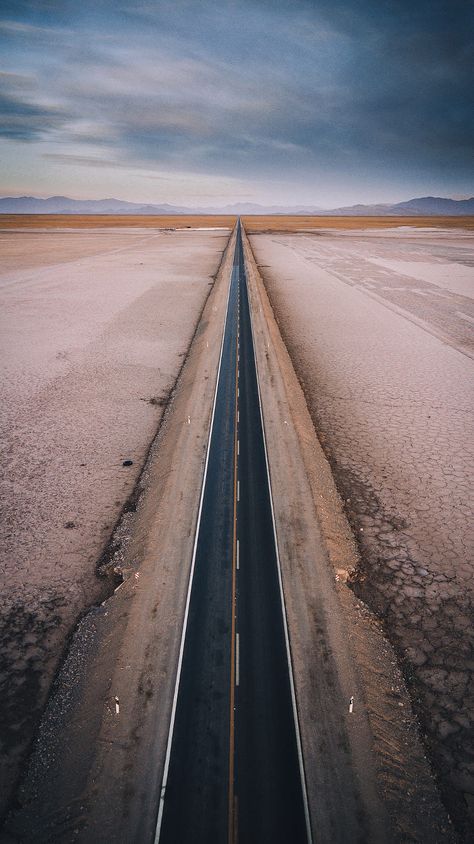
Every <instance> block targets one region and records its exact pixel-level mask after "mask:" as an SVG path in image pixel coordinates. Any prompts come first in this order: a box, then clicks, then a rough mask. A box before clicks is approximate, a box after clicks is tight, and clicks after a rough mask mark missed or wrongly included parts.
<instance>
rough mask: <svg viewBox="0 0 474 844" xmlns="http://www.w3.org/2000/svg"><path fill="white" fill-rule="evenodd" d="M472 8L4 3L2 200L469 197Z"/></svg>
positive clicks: (434, 0) (0, 17) (282, 2)
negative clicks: (12, 196)
mask: <svg viewBox="0 0 474 844" xmlns="http://www.w3.org/2000/svg"><path fill="white" fill-rule="evenodd" d="M473 9H474V4H472V3H471V2H469V0H443V2H440V0H307V2H305V0H268V2H267V0H233V2H230V0H228V2H225V0H222V2H213V0H192V2H187V0H169V2H168V0H164V1H163V2H160V0H155V2H152V0H142V2H140V0H137V2H133V0H130V2H121V0H70V1H69V0H13V2H9V0H0V37H1V40H2V44H1V56H2V58H1V64H0V70H1V73H0V83H1V95H0V107H1V109H2V117H1V120H0V159H1V161H2V165H1V166H2V174H1V185H0V192H1V193H2V194H3V195H7V194H24V193H26V194H34V195H39V196H49V195H52V194H66V195H68V196H74V197H78V198H102V197H109V196H115V197H118V198H121V199H129V200H133V201H140V202H141V201H146V202H150V201H151V202H171V203H184V204H188V205H200V204H224V203H226V202H232V201H239V202H241V201H252V202H253V201H256V202H263V203H287V204H288V203H289V204H298V203H305V204H311V205H317V206H321V207H331V206H336V205H341V204H346V203H355V202H359V201H360V202H367V201H395V200H399V199H406V198H410V197H413V196H421V195H427V194H435V195H441V196H466V195H472V194H473V193H474V178H473V164H472V162H473V142H474V132H473V123H474V108H473V101H472V67H473V63H474V56H473V52H472V44H473V17H472V14H473V13H472V10H473Z"/></svg>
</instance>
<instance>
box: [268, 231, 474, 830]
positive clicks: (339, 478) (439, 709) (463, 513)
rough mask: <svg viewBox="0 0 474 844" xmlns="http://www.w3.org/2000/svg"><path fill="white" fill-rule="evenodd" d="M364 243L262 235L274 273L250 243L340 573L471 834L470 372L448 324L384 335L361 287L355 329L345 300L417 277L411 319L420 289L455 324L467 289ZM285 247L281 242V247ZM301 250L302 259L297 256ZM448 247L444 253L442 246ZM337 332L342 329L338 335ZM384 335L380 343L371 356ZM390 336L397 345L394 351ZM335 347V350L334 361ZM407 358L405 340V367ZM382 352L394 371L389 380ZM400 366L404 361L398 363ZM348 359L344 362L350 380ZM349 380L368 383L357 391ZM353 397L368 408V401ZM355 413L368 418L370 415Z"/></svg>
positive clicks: (395, 250) (417, 257) (399, 325)
mask: <svg viewBox="0 0 474 844" xmlns="http://www.w3.org/2000/svg"><path fill="white" fill-rule="evenodd" d="M407 237H408V235H407ZM463 237H464V241H463V249H462V250H461V257H459V255H458V261H459V262H460V263H461V266H464V265H466V266H467V265H469V261H468V259H469V255H470V254H472V244H471V249H470V250H469V243H468V240H467V236H463ZM364 242H365V241H364V240H362V246H361V245H360V244H357V243H356V246H355V247H354V249H355V251H354V255H355V256H356V257H354V256H352V258H351V255H350V254H348V253H349V252H350V248H352V247H350V248H349V246H348V245H347V243H346V245H345V246H344V247H342V246H341V242H340V241H336V240H335V239H334V238H330V237H329V234H328V233H326V235H325V236H323V237H318V240H317V242H316V240H315V238H314V236H313V235H312V236H311V237H307V236H300V237H299V239H298V247H296V246H295V243H296V239H295V240H291V239H290V238H281V237H280V236H278V237H276V238H275V237H272V246H273V248H274V249H276V250H280V252H278V255H279V256H280V258H281V259H282V261H283V260H286V262H287V261H288V258H290V260H293V261H294V262H295V265H294V272H292V273H291V272H289V271H288V269H287V267H288V263H286V264H283V263H282V264H281V266H280V268H279V270H278V272H277V270H276V265H272V266H268V265H269V264H270V263H271V257H270V255H269V252H268V250H266V249H265V247H264V246H262V247H260V245H259V238H258V237H255V238H254V239H253V243H254V246H255V249H256V251H257V254H258V255H259V257H260V260H261V261H262V263H263V261H264V262H265V264H266V266H262V267H261V271H262V275H263V277H264V282H265V286H266V289H267V292H268V294H269V296H270V300H271V302H272V305H273V308H274V309H275V314H276V318H277V321H278V324H279V326H280V329H281V332H282V335H283V338H284V340H285V343H286V346H287V348H288V351H289V353H290V355H291V359H292V362H293V364H294V366H295V369H296V372H297V374H298V378H299V381H300V384H301V387H302V389H303V391H304V394H305V396H306V401H307V405H308V407H309V410H310V413H311V417H312V419H313V422H314V426H315V428H316V431H317V432H318V436H319V439H320V442H321V444H322V446H323V448H324V452H325V454H326V457H327V459H328V460H329V463H330V465H331V468H332V473H333V477H334V479H335V481H336V485H337V488H338V491H339V493H340V496H341V499H342V501H343V502H344V510H345V513H346V516H347V518H348V520H349V522H350V524H351V527H352V532H353V535H354V536H355V537H356V538H357V545H358V548H359V551H360V557H359V562H358V564H357V566H356V567H355V569H354V571H353V572H352V573H351V576H350V584H351V586H352V588H353V591H354V593H355V594H356V595H357V596H358V597H360V598H362V599H363V600H364V602H365V603H366V605H367V606H370V607H371V608H372V609H373V610H374V611H375V612H376V613H377V615H378V617H379V618H380V619H381V620H382V621H383V625H384V629H385V631H386V633H387V635H388V637H389V638H390V641H391V643H392V644H393V645H394V647H395V648H396V652H397V658H398V662H399V664H400V666H401V668H402V670H403V673H404V678H405V681H406V682H407V684H408V688H409V690H410V696H411V700H412V704H413V706H414V709H415V711H416V713H417V716H418V720H419V723H420V731H421V735H422V737H423V741H424V746H425V748H426V750H427V753H428V755H429V757H430V759H431V761H432V763H433V766H434V769H435V771H436V774H437V778H438V781H439V785H440V788H441V793H442V795H443V800H444V802H445V804H446V806H447V808H448V810H449V813H450V815H451V817H452V818H453V820H454V821H455V823H456V828H457V830H458V834H459V836H460V837H461V839H462V840H465V841H471V840H473V832H472V830H473V822H472V817H473V815H472V813H473V809H474V732H473V725H474V709H473V701H474V687H473V682H474V651H473V648H474V641H473V638H472V618H473V594H472V577H473V571H472V560H470V558H469V553H470V550H471V551H472V528H471V529H470V528H469V519H470V517H471V515H472V509H471V506H470V503H469V484H468V483H467V484H466V480H467V478H468V475H469V468H470V466H472V452H470V450H469V442H468V440H466V435H465V431H466V419H467V418H468V417H467V416H466V405H467V403H468V398H467V397H468V390H469V385H468V379H467V378H466V377H465V375H464V373H467V372H468V367H469V366H470V361H469V359H468V357H467V356H466V354H465V347H464V345H463V344H460V343H458V340H457V339H456V336H454V335H453V336H452V337H451V338H448V344H449V346H453V347H454V348H446V346H445V345H444V346H443V345H442V344H441V343H440V342H439V337H438V336H437V335H436V334H435V332H434V331H432V330H431V328H432V326H431V323H429V324H428V325H427V328H426V330H427V332H430V333H431V334H435V336H436V339H432V337H430V336H429V334H425V333H424V332H423V331H421V332H419V333H420V338H419V339H417V337H416V334H417V329H414V328H413V327H412V326H411V325H410V326H404V325H403V321H402V320H399V319H398V317H397V318H396V319H395V320H393V319H392V318H391V317H390V319H391V320H392V322H391V324H392V326H395V330H396V331H398V332H399V336H398V338H397V335H396V334H395V335H394V336H393V337H392V338H391V337H390V336H389V335H388V333H387V332H386V333H385V335H383V331H382V329H381V328H380V327H379V325H378V324H377V322H378V319H380V321H382V320H383V311H382V310H380V309H379V310H377V312H376V308H377V307H378V306H376V305H374V304H373V303H372V302H371V300H370V299H368V300H365V305H364V308H365V310H366V311H367V312H370V313H371V314H373V325H372V326H369V333H368V334H367V333H360V325H366V323H364V322H363V321H362V319H363V318H362V317H361V311H362V308H360V309H359V311H357V309H356V306H357V301H356V297H357V296H360V294H359V290H360V288H364V290H365V288H370V291H369V295H375V296H380V297H386V296H388V295H390V296H392V291H393V290H395V289H397V290H398V293H397V295H398V296H399V297H402V296H403V295H404V291H405V288H406V289H407V290H408V291H409V292H411V289H412V288H413V286H417V288H418V290H419V292H421V293H422V294H423V296H422V295H420V296H419V298H420V302H421V303H422V305H421V313H422V315H423V316H424V318H426V319H428V316H426V313H425V311H426V308H425V304H424V303H425V299H427V297H428V298H429V297H431V299H430V301H432V306H433V307H434V304H433V303H435V302H436V300H437V299H439V302H440V308H445V309H446V310H448V309H451V311H452V318H453V319H454V318H455V316H456V314H455V311H456V309H457V310H458V311H462V313H461V314H460V315H459V314H458V315H457V317H456V320H457V322H456V325H457V327H458V328H459V330H462V331H464V334H463V336H465V325H464V324H463V320H462V318H461V317H462V314H467V313H470V312H471V310H470V308H472V301H469V299H468V298H467V297H462V296H460V295H459V294H458V293H455V294H453V293H452V292H451V291H450V290H449V288H447V289H440V288H439V287H436V286H435V285H433V284H429V283H427V282H426V283H424V282H422V281H418V282H417V284H416V285H415V284H414V282H413V281H412V280H410V279H408V278H404V277H398V280H397V279H396V278H392V274H391V272H392V271H391V270H389V269H387V266H388V261H387V262H386V263H385V265H384V272H383V275H382V273H381V272H380V269H379V267H378V266H376V267H374V266H373V265H371V264H370V263H369V262H364V261H361V260H360V256H361V255H365V254H366V253H365V251H362V250H365V249H366V246H365V245H364ZM284 249H287V250H288V251H287V253H285V254H286V257H284V251H283V250H284ZM388 249H390V250H391V251H392V255H388V256H387V257H388V258H390V257H391V258H392V259H393V260H395V258H397V259H398V260H400V256H401V255H402V257H405V256H404V255H403V250H406V252H407V253H409V254H408V255H407V256H406V258H409V259H410V260H412V261H414V262H415V261H426V260H427V259H426V258H425V257H424V252H423V247H422V245H420V244H419V243H418V242H415V243H414V246H413V247H412V246H409V245H405V246H403V243H402V246H400V244H399V242H398V241H397V242H396V243H395V244H393V241H392V245H390V243H389V247H387V251H388ZM433 249H436V250H437V251H435V252H434V254H435V256H436V257H435V259H434V260H435V261H439V260H446V256H448V255H451V254H452V253H453V252H454V248H453V247H450V246H449V242H448V239H447V236H445V237H444V240H443V239H441V241H440V243H439V244H438V245H437V246H436V247H433ZM356 250H358V252H357V251H356ZM302 254H304V261H300V262H299V263H298V260H299V258H301V255H302ZM439 256H441V257H439ZM449 260H453V259H452V258H451V257H449ZM327 271H329V272H330V273H331V276H330V275H329V272H327ZM305 272H306V273H307V277H306V281H305V284H306V285H309V281H310V280H311V283H312V284H313V285H314V287H313V288H312V290H311V294H310V293H309V290H310V287H309V286H307V287H306V288H305V287H304V285H303V283H302V284H301V287H299V286H298V283H297V282H296V281H295V278H296V276H297V274H298V273H301V278H303V274H304V273H305ZM290 275H291V278H287V276H290ZM340 281H342V282H343V285H341V284H340ZM344 284H345V285H347V287H346V289H344ZM387 291H388V293H387ZM299 292H300V293H301V296H302V297H306V298H305V302H308V304H307V305H306V308H307V309H309V311H306V314H307V316H306V317H302V314H304V313H305V312H304V311H303V310H302V308H301V306H300V304H297V305H296V306H295V307H293V303H294V302H296V301H297V297H298V294H299ZM309 295H311V299H309V298H308V297H309ZM393 295H395V294H393ZM318 297H319V298H318ZM331 297H333V298H331ZM461 299H462V302H461ZM345 300H348V301H350V302H351V305H350V306H349V309H348V312H347V313H346V314H345V315H344V318H341V319H340V320H339V322H338V319H339V317H335V316H334V313H335V311H336V309H338V310H339V311H340V310H341V307H342V306H343V303H344V301H345ZM358 301H359V302H363V301H364V299H359V300H358ZM327 302H329V304H328V305H327V307H326V303H327ZM410 302H411V299H410ZM314 303H316V304H314ZM298 307H299V309H300V312H299V317H298V316H297V314H296V312H297V310H298ZM351 307H352V308H353V309H354V310H353V311H350V308H351ZM331 309H332V310H331ZM423 309H424V310H423ZM349 311H350V312H349ZM418 312H420V309H418ZM311 318H312V319H311ZM344 319H345V322H344ZM397 319H398V322H397ZM298 320H299V321H298ZM320 320H323V321H324V320H330V321H331V326H334V325H339V331H340V332H341V334H340V335H339V337H338V336H337V335H336V336H332V337H331V336H330V335H329V329H328V331H326V332H325V331H324V330H321V328H320V322H319V321H320ZM353 324H354V325H355V328H353V327H352V325H353ZM383 324H384V325H385V326H389V325H390V322H389V320H388V319H387V321H385V322H384V323H383ZM341 326H343V327H342V328H341ZM344 326H345V327H344ZM371 329H373V330H372V331H371ZM448 330H449V322H448V321H445V323H444V331H445V332H448ZM333 331H334V328H333ZM335 331H336V332H337V329H335ZM344 331H345V332H346V333H347V335H348V337H349V339H348V341H347V344H346V345H345V340H346V338H345V337H344V336H343V332H344ZM357 331H359V334H357ZM370 331H371V333H370ZM305 332H306V333H307V336H305ZM377 332H379V334H380V338H379V335H378V334H377ZM328 337H329V342H330V343H332V345H331V347H330V349H329V350H328V349H327V348H326V346H325V343H327V341H328ZM354 337H355V339H354ZM378 339H380V347H378V346H377V342H378ZM389 341H390V343H391V345H390V349H391V350H392V351H391V352H389V353H387V354H386V356H384V354H385V347H386V346H387V347H388V345H389ZM356 342H357V343H358V344H359V345H358V346H357V345H355V343H356ZM397 343H399V344H400V349H399V353H398V354H397V350H396V345H397ZM456 344H457V345H456ZM405 345H406V346H407V347H409V348H411V347H413V349H414V350H415V349H417V348H419V352H420V360H421V361H422V363H420V367H419V371H420V372H421V373H425V372H426V375H423V377H425V385H426V391H423V383H422V378H420V381H421V389H418V390H415V389H413V386H412V384H413V383H414V381H413V382H412V380H411V379H410V375H411V372H410V363H409V361H408V363H406V364H403V363H402V365H401V366H400V364H398V370H399V371H400V382H399V381H398V380H397V377H398V373H397V363H398V360H399V358H400V360H401V361H403V360H404V358H403V357H401V355H400V350H401V349H403V348H404V347H405ZM457 346H459V349H458V348H457ZM370 347H372V348H373V349H374V350H376V349H377V348H379V352H378V353H377V351H375V352H374V354H373V357H372V361H371V363H370V362H369V365H366V364H367V359H368V357H369V355H366V356H365V357H364V356H363V354H362V355H361V362H360V363H359V364H358V366H359V369H357V368H356V367H355V366H353V365H352V364H351V362H350V353H351V352H352V360H354V359H355V360H356V361H357V360H358V356H359V351H360V350H362V352H363V351H364V350H365V348H370ZM394 348H395V351H393V349H394ZM348 350H349V351H348ZM380 350H382V351H380ZM459 351H461V354H459ZM390 354H392V357H390ZM344 355H345V357H343V356H344ZM341 359H342V360H343V363H342V364H341V365H339V361H340V360H341ZM348 360H349V364H348V363H347V361H348ZM438 360H439V361H445V368H446V372H447V373H448V374H447V375H446V374H445V375H444V382H443V380H442V379H440V384H441V385H442V387H443V392H442V393H441V392H440V393H439V395H438V396H436V399H437V400H435V401H434V402H433V398H432V392H433V390H432V386H433V384H436V383H437V382H436V375H437V373H436V371H435V370H436V364H435V363H433V362H436V361H438ZM417 364H418V360H417V356H416V354H415V353H414V359H413V366H412V369H413V370H416V368H417ZM392 365H393V369H394V370H395V377H394V378H392V379H391V373H392V369H391V366H392ZM405 365H406V366H407V367H408V369H403V366H405ZM344 366H346V371H345V370H344ZM433 366H434V367H435V369H433ZM384 367H387V368H386V370H384ZM423 367H424V368H423ZM430 367H431V371H432V373H433V375H432V381H431V382H430V380H429V379H430ZM384 371H385V372H386V375H387V377H386V378H385V380H384V377H383V375H384ZM348 372H349V373H352V374H353V375H354V377H353V379H352V380H351V378H350V376H349V375H348V374H347V373H348ZM461 373H462V374H463V375H462V377H461ZM361 384H362V385H364V384H365V385H366V386H368V389H367V392H364V391H363V390H362V388H361ZM456 393H457V396H458V401H456ZM448 399H450V400H448ZM366 407H370V408H373V412H372V414H371V413H370V412H369V411H367V410H366ZM366 419H370V420H371V424H372V427H370V424H367V422H366V421H365V420H366ZM374 422H375V424H374ZM354 432H355V433H354ZM420 432H421V433H420ZM420 441H422V445H421V446H420ZM400 454H401V455H402V457H401V458H400V456H399V455H400ZM380 455H382V457H380ZM383 461H384V462H385V465H383ZM397 461H399V462H398V463H397ZM399 469H400V471H399ZM404 472H405V473H407V474H406V475H405V476H404ZM417 472H418V476H417ZM410 473H411V475H410ZM407 477H408V480H409V481H410V482H409V483H407ZM430 496H431V498H430ZM469 537H471V549H469Z"/></svg>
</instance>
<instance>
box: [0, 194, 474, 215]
mask: <svg viewBox="0 0 474 844" xmlns="http://www.w3.org/2000/svg"><path fill="white" fill-rule="evenodd" d="M0 214H158V215H161V214H164V215H167V214H305V215H307V214H314V215H317V216H325V215H329V216H339V215H350V216H369V217H373V216H377V217H382V216H423V215H425V216H431V215H433V216H437V215H449V216H461V215H469V214H474V197H472V198H471V199H446V198H445V197H440V196H422V197H419V198H418V199H409V200H408V201H407V202H398V203H396V204H395V205H390V204H384V205H380V204H379V205H351V206H348V207H346V208H332V209H329V210H324V209H322V208H318V207H316V206H312V205H311V206H284V205H266V206H265V205H257V204H255V203H251V202H243V203H235V204H233V205H225V206H223V207H206V208H186V207H183V206H177V205H168V204H167V203H164V204H161V205H153V204H149V205H143V204H141V203H137V202H126V201H124V200H122V199H113V198H111V199H70V198H69V197H67V196H50V197H49V198H48V199H39V198H38V197H35V196H17V197H11V196H5V197H1V198H0Z"/></svg>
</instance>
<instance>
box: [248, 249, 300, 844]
mask: <svg viewBox="0 0 474 844" xmlns="http://www.w3.org/2000/svg"><path fill="white" fill-rule="evenodd" d="M242 245H243V244H242ZM243 253H244V272H245V249H243ZM245 282H246V283H247V273H246V272H245ZM247 299H248V304H249V316H250V330H251V334H252V347H253V349H252V351H253V359H254V361H255V372H256V374H257V391H258V404H259V408H260V420H261V423H262V433H263V447H264V451H265V463H266V467H267V478H268V489H269V492H270V507H271V511H272V522H273V536H274V539H275V551H276V558H277V568H278V582H279V584H280V597H281V608H282V614H283V627H284V630H285V644H286V655H287V659H288V674H289V677H290V689H291V702H292V705H293V718H294V722H295V732H296V745H297V750H298V762H299V768H300V777H301V788H302V791H303V804H304V815H305V821H306V835H307V838H308V844H312V841H313V835H312V832H311V819H310V814H309V803H308V791H307V788H306V774H305V770H304V760H303V748H302V744H301V734H300V723H299V718H298V707H297V704H296V692H295V681H294V679H293V663H292V659H291V648H290V637H289V634H288V622H287V617H286V604H285V595H284V592H283V579H282V574H281V563H280V549H279V546H278V536H277V530H276V522H275V510H274V507H273V492H272V482H271V478H270V466H269V463H268V452H267V437H266V433H265V422H264V419H263V411H262V397H261V393H260V380H259V375H258V364H257V356H256V354H255V338H254V331H253V321H252V313H251V308H250V296H249V294H248V285H247Z"/></svg>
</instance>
